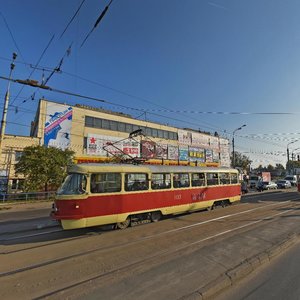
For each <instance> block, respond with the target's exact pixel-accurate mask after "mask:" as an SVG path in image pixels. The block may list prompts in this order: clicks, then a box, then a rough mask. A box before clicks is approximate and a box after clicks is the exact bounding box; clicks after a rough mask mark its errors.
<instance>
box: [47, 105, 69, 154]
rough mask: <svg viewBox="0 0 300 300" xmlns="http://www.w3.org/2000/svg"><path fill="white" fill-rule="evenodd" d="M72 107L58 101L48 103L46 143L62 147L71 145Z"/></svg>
mask: <svg viewBox="0 0 300 300" xmlns="http://www.w3.org/2000/svg"><path fill="white" fill-rule="evenodd" d="M72 113H73V111H72V107H71V106H67V105H62V104H56V103H47V109H46V122H45V127H44V145H45V146H49V147H50V146H51V147H56V148H60V149H62V150H64V149H66V148H68V147H69V146H70V143H71V140H70V137H71V128H72Z"/></svg>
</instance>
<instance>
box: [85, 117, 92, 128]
mask: <svg viewBox="0 0 300 300" xmlns="http://www.w3.org/2000/svg"><path fill="white" fill-rule="evenodd" d="M85 126H87V127H94V118H93V117H89V116H85Z"/></svg>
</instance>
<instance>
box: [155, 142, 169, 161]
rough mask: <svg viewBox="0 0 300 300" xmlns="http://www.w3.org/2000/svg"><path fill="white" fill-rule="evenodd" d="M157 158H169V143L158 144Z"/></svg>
mask: <svg viewBox="0 0 300 300" xmlns="http://www.w3.org/2000/svg"><path fill="white" fill-rule="evenodd" d="M155 150H156V158H163V159H167V158H168V145H166V144H156V149H155Z"/></svg>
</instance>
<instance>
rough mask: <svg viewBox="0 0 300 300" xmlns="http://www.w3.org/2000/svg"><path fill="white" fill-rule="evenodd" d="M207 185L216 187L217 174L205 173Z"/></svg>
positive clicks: (217, 181)
mask: <svg viewBox="0 0 300 300" xmlns="http://www.w3.org/2000/svg"><path fill="white" fill-rule="evenodd" d="M206 176H207V185H218V184H219V180H218V173H207V175H206Z"/></svg>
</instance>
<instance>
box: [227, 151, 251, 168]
mask: <svg viewBox="0 0 300 300" xmlns="http://www.w3.org/2000/svg"><path fill="white" fill-rule="evenodd" d="M234 163H235V167H236V168H241V169H242V170H249V168H250V165H251V163H252V161H251V160H250V159H249V157H248V156H246V155H243V154H241V153H239V152H236V151H234ZM231 165H233V157H232V156H231Z"/></svg>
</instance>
